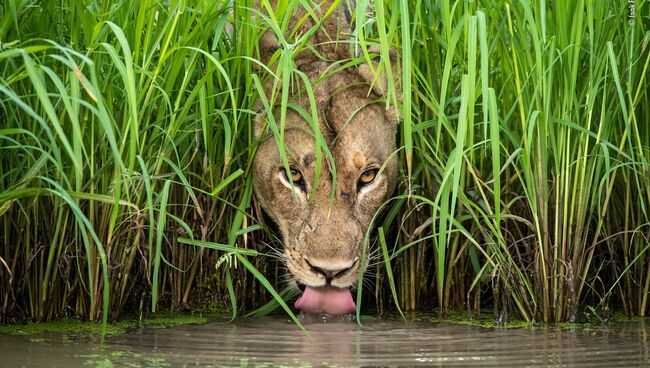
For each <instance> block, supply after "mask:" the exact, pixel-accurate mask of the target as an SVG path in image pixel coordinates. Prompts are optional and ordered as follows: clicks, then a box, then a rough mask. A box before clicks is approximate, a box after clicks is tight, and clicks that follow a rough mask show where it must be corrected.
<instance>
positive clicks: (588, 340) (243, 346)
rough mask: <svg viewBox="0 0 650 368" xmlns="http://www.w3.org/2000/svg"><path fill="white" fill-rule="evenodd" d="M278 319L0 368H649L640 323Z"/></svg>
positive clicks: (55, 338)
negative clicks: (560, 325) (300, 322)
mask: <svg viewBox="0 0 650 368" xmlns="http://www.w3.org/2000/svg"><path fill="white" fill-rule="evenodd" d="M307 329H308V330H309V334H310V336H311V338H310V337H308V336H306V335H305V334H303V333H302V332H301V331H300V330H299V329H298V328H297V327H296V326H295V325H293V324H292V323H291V322H290V321H289V320H288V319H286V318H284V317H270V318H263V319H253V318H248V319H242V320H239V321H236V322H234V323H224V322H212V323H208V324H204V325H188V326H182V327H172V328H165V329H155V328H147V329H144V330H142V331H138V332H132V333H126V334H122V335H117V336H110V337H107V339H106V344H105V347H104V349H103V350H100V349H99V348H98V339H97V337H94V336H70V335H64V334H56V333H48V334H39V335H28V336H8V335H0V366H6V367H20V366H26V367H43V366H57V367H64V366H82V365H86V366H104V367H111V366H115V367H123V366H131V367H157V366H161V367H164V366H171V367H182V366H188V367H195V366H271V365H283V366H303V367H309V366H318V367H321V366H336V367H341V366H345V367H347V366H434V367H453V366H500V367H525V366H534V365H542V366H555V367H564V366H588V367H648V366H650V334H649V332H650V329H648V328H647V327H646V323H645V322H643V321H642V322H630V323H622V324H616V325H611V326H609V327H608V328H607V329H583V328H581V329H576V330H567V329H555V328H548V327H547V328H514V329H512V328H511V329H496V328H483V327H478V326H468V325H458V324H448V323H438V322H430V321H406V322H405V321H402V320H398V319H395V320H380V321H368V322H365V323H364V325H363V327H359V326H358V325H357V324H355V323H326V324H322V323H316V324H309V325H308V326H307Z"/></svg>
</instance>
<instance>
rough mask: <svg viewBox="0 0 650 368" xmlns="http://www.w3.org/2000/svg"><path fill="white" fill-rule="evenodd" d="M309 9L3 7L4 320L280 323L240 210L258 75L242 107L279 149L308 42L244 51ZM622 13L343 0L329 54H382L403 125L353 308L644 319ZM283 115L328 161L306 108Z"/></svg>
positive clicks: (64, 1) (649, 124) (259, 239)
mask: <svg viewBox="0 0 650 368" xmlns="http://www.w3.org/2000/svg"><path fill="white" fill-rule="evenodd" d="M261 3H262V5H263V6H267V7H268V6H269V4H268V2H267V1H262V2H261ZM308 3H310V2H308V1H305V0H300V1H298V0H291V1H286V2H284V8H285V9H284V10H286V12H285V11H284V10H283V11H278V12H277V13H271V14H270V15H269V16H265V17H263V16H261V15H259V14H258V15H257V16H253V15H254V14H257V10H256V9H254V8H253V7H254V2H253V1H252V0H245V1H236V2H230V1H217V2H212V1H201V0H195V1H179V0H172V1H154V0H143V1H138V2H129V1H124V2H107V1H92V2H82V1H78V0H61V1H36V0H9V1H7V2H4V3H2V4H1V5H0V14H2V17H0V19H1V20H0V320H1V321H2V322H12V321H18V320H23V319H30V320H35V321H45V320H52V319H58V318H64V317H69V316H80V317H82V318H84V319H88V320H91V321H99V320H102V319H103V320H104V321H106V320H107V319H117V318H119V317H120V316H121V315H122V314H123V313H125V312H130V311H136V312H137V311H143V310H146V311H160V310H163V311H165V310H178V309H188V308H189V309H192V308H198V307H200V306H201V305H204V304H213V305H218V306H224V307H228V308H230V309H231V310H232V313H233V316H235V315H237V314H238V313H240V312H242V311H251V310H253V309H255V308H256V307H260V306H262V305H264V304H265V303H267V302H270V301H271V300H272V299H273V298H276V302H275V304H273V303H272V304H269V305H267V309H268V307H269V306H273V305H275V306H282V307H284V308H285V310H287V311H289V308H288V306H287V304H285V303H284V302H280V301H281V298H280V296H281V295H293V294H292V293H288V292H286V291H284V286H285V284H284V283H283V282H282V280H283V275H284V273H285V270H284V269H283V268H282V265H281V263H280V262H279V260H278V258H277V256H276V254H275V253H274V252H272V251H269V248H268V247H267V246H266V244H269V245H271V246H273V247H275V248H276V249H279V247H281V245H279V244H278V242H277V241H276V238H275V237H274V235H273V234H272V233H271V231H270V230H269V226H268V223H267V222H265V221H264V217H263V216H262V214H261V212H260V211H259V208H258V207H257V206H256V205H255V203H254V200H253V199H252V180H251V161H252V158H253V157H254V155H255V149H256V143H257V142H256V140H255V135H254V131H253V119H254V118H255V111H254V106H255V104H256V101H258V99H259V98H260V96H259V95H260V91H262V88H263V86H264V85H265V84H266V83H271V85H272V86H273V88H272V94H271V95H272V96H271V98H270V100H267V99H266V97H264V98H262V99H261V106H264V107H265V110H266V111H267V112H268V111H269V110H270V109H271V106H273V105H279V106H280V109H279V110H280V113H279V115H277V116H276V117H279V118H278V119H277V121H276V119H274V118H273V115H269V117H270V118H269V122H268V124H269V127H270V128H271V130H272V131H273V133H274V137H275V139H276V142H277V143H278V145H279V146H280V147H281V148H282V141H283V137H284V120H283V119H282V117H283V116H284V115H285V114H286V111H287V109H289V108H293V109H295V108H296V107H295V106H294V105H292V104H291V103H290V101H289V100H288V87H289V83H292V81H298V80H299V79H302V78H304V75H303V74H301V73H300V71H297V70H296V69H295V65H294V63H293V60H292V58H291V56H292V55H295V54H296V52H297V51H299V50H301V49H303V48H304V47H306V46H305V42H304V41H305V40H306V39H307V38H308V37H309V36H310V35H311V34H312V33H311V32H307V33H306V34H301V35H292V36H291V37H288V38H285V37H284V36H283V37H280V45H282V46H283V47H284V48H285V49H289V48H291V51H292V52H284V53H277V55H276V56H275V57H274V58H273V60H274V62H273V63H272V64H271V65H270V66H269V67H268V68H267V67H265V66H260V65H259V62H258V61H257V58H258V57H259V55H258V45H257V43H258V39H259V37H260V36H261V34H262V32H264V31H265V30H267V29H270V31H271V32H275V33H278V34H281V35H285V34H289V33H290V32H286V33H285V31H286V30H287V29H286V28H287V26H288V23H287V19H288V17H287V16H285V15H286V14H289V15H290V14H291V13H292V12H293V9H295V7H296V6H304V5H306V4H308ZM337 3H344V4H348V2H347V1H339V2H337ZM634 5H635V12H634V18H629V15H630V14H631V13H630V9H629V7H628V2H627V1H623V0H619V1H612V2H607V1H587V0H580V1H574V2H560V1H553V2H551V1H536V2H526V1H500V0H486V1H476V2H465V1H449V0H441V1H435V2H432V1H422V0H413V1H405V0H388V1H380V2H376V1H368V0H359V1H357V2H356V9H357V12H356V13H354V14H352V19H354V24H356V25H358V26H356V27H354V29H353V31H352V32H351V34H350V37H351V39H352V41H351V43H350V44H349V45H347V44H346V45H342V47H350V48H351V49H353V50H360V51H362V52H363V55H362V56H360V57H358V58H355V59H351V60H348V61H346V62H347V63H349V64H358V63H363V62H366V61H369V60H370V57H369V56H368V52H369V51H368V50H369V49H371V48H372V50H375V49H377V50H379V57H380V62H379V63H378V64H375V66H373V68H375V69H376V71H377V73H386V74H387V76H388V78H392V77H393V76H394V77H395V78H396V79H398V80H399V83H398V86H397V87H393V86H392V84H391V83H389V86H388V92H387V93H388V98H387V105H388V106H389V108H398V109H399V111H400V112H401V116H402V123H401V125H400V129H399V130H400V131H399V137H398V139H399V144H398V147H399V149H398V150H397V152H396V155H398V156H399V158H400V162H401V167H402V169H401V172H402V178H401V181H400V183H401V184H400V186H399V188H398V191H397V192H396V193H395V198H393V199H391V200H389V201H387V202H386V204H385V205H384V207H383V209H384V211H383V212H382V213H381V214H379V215H378V216H377V217H376V219H375V224H376V225H377V226H378V227H379V228H380V229H381V230H379V231H378V233H379V235H380V236H379V237H377V236H376V234H375V232H373V233H371V234H369V236H368V238H367V240H368V244H374V245H373V247H377V248H380V249H379V251H378V252H376V253H374V254H378V255H379V257H380V258H378V259H375V260H374V261H373V262H372V263H371V265H370V271H372V272H370V273H368V275H369V276H367V278H369V279H371V280H369V281H370V283H368V285H371V286H370V287H366V288H364V289H362V290H361V292H360V293H359V294H358V299H360V300H363V303H359V304H360V305H362V307H363V308H364V309H365V310H374V308H375V307H376V308H377V309H378V310H380V311H383V310H389V309H396V310H397V309H401V310H404V311H407V310H418V309H425V308H430V307H434V306H435V307H439V308H441V309H443V310H444V309H450V308H454V307H459V306H461V307H465V308H469V309H470V310H476V309H477V308H480V307H481V306H491V307H493V308H495V309H496V310H497V314H498V315H499V316H502V317H503V318H506V319H507V316H508V315H513V314H514V315H516V316H518V318H521V319H522V320H524V321H528V322H532V321H557V322H559V321H568V322H573V321H575V320H576V319H579V318H580V314H581V313H582V311H584V310H585V307H586V306H591V307H593V308H595V309H596V310H599V309H601V310H604V309H606V308H608V306H610V305H620V306H622V307H623V308H624V310H625V312H626V313H627V314H628V315H630V316H639V315H641V316H643V315H648V314H649V313H650V306H649V305H648V295H649V294H650V253H649V249H650V243H649V239H650V214H649V210H650V164H649V163H648V162H649V161H650V111H649V110H650V96H649V91H650V82H649V81H648V78H647V76H648V75H649V74H650V73H649V70H648V69H649V65H650V53H649V52H648V42H649V41H650V27H649V24H650V19H649V18H648V14H649V13H650V6H649V3H648V1H643V0H637V1H636V2H635V3H634ZM325 6H326V7H327V6H329V5H325ZM293 37H297V38H298V39H295V38H293ZM391 55H397V56H399V57H398V60H397V61H395V62H393V61H391ZM389 80H390V79H389ZM312 87H313V86H311V84H310V83H307V87H306V92H307V95H308V97H309V98H310V99H311V100H312V101H313V92H311V91H312ZM395 88H398V89H399V90H396V89H395ZM398 96H401V98H399V99H398ZM312 105H313V103H312ZM298 112H299V113H301V115H302V116H303V117H304V118H305V120H306V121H307V122H308V123H309V124H310V126H312V127H313V128H314V130H315V135H314V136H315V137H316V139H317V147H318V149H317V152H316V154H317V156H318V158H319V160H318V162H319V163H320V161H321V159H322V160H329V161H333V160H332V159H331V153H330V152H329V150H328V149H327V147H326V145H325V144H324V139H323V137H322V136H320V134H319V132H318V131H317V129H315V127H317V126H318V125H317V124H318V121H317V120H318V117H317V115H316V113H315V110H314V109H311V111H298ZM281 152H282V156H283V157H284V161H285V162H284V163H285V165H287V163H286V153H285V152H284V149H281ZM217 263H219V267H217V268H215V264H217ZM276 290H280V291H279V292H278V291H276ZM288 302H289V301H287V303H288ZM397 307H398V308H397ZM265 311H266V310H265ZM364 313H366V312H365V311H364ZM497 319H498V318H497Z"/></svg>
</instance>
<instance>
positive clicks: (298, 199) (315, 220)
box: [253, 73, 397, 288]
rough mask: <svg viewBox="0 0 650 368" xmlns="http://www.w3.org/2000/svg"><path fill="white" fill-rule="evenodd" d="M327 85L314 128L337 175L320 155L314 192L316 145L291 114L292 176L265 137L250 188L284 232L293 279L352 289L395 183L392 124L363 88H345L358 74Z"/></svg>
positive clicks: (287, 144)
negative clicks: (318, 127)
mask: <svg viewBox="0 0 650 368" xmlns="http://www.w3.org/2000/svg"><path fill="white" fill-rule="evenodd" d="M331 78H333V79H332V80H329V81H326V83H323V84H322V85H321V86H320V87H319V88H320V89H321V90H320V93H321V95H327V93H328V92H330V94H329V96H328V97H327V99H326V100H325V101H324V103H323V104H322V106H323V107H322V108H319V112H320V113H319V121H320V124H321V132H322V135H323V136H324V137H325V139H326V141H327V146H328V148H329V150H330V151H331V153H332V156H333V158H334V162H335V168H334V167H331V165H329V164H328V161H327V160H326V159H325V158H324V157H325V155H324V154H323V159H322V160H321V162H322V166H321V175H320V179H319V181H320V182H319V183H318V186H317V187H315V176H316V161H317V160H316V141H315V139H314V137H313V132H312V131H311V128H310V127H309V126H308V124H307V123H306V122H305V121H304V120H303V119H302V118H301V117H300V115H299V114H298V113H295V112H293V111H292V110H290V111H289V112H288V114H287V119H286V130H285V137H284V143H285V147H286V152H287V155H288V161H289V166H290V169H291V170H290V172H287V171H286V170H285V167H284V165H283V163H282V160H281V158H280V153H279V151H278V148H277V146H276V143H275V140H274V139H273V137H267V138H266V139H265V140H263V141H262V142H261V143H260V146H259V148H258V152H257V155H256V157H255V160H254V163H253V165H254V166H253V169H254V173H253V176H254V188H255V193H256V197H257V199H258V201H259V202H260V204H261V206H262V207H263V208H264V210H265V211H266V212H267V213H268V214H269V215H270V216H271V217H272V218H273V220H274V221H275V222H276V223H277V224H278V227H279V229H280V231H281V233H282V237H283V241H284V255H285V258H286V264H287V267H288V269H289V271H290V272H291V276H292V278H293V280H294V281H295V282H296V283H297V284H298V285H304V286H308V287H321V286H326V285H331V286H334V287H337V288H350V287H353V286H355V285H356V283H357V280H358V277H359V274H358V272H359V269H360V266H361V264H360V262H361V259H360V258H361V250H362V242H363V238H364V236H365V233H366V231H367V230H368V226H369V225H370V221H371V219H372V217H373V215H374V214H375V212H376V211H377V209H378V208H379V206H380V205H381V204H382V203H383V201H384V199H385V198H386V196H387V195H388V194H390V193H391V192H392V190H393V188H394V186H395V182H396V180H397V179H396V176H397V162H396V160H395V159H394V158H391V154H392V153H393V151H394V150H395V129H396V118H395V117H394V115H393V114H391V113H390V112H387V111H386V110H385V104H384V103H383V102H380V101H381V99H379V98H378V96H376V95H374V94H373V93H370V94H368V87H367V85H364V86H358V85H357V86H356V87H355V86H352V87H349V86H350V81H352V82H354V81H355V80H357V81H359V80H361V79H362V78H361V76H360V75H359V74H358V73H353V74H350V73H348V74H347V75H346V74H345V73H341V75H338V76H334V77H331ZM345 85H347V86H348V87H345ZM340 88H343V91H342V92H341V89H340ZM335 90H337V92H336V93H334V92H333V91H335ZM334 172H335V173H336V180H335V181H334ZM290 177H291V179H292V180H293V184H294V188H295V191H294V190H292V186H291V182H290V180H289V178H290ZM333 186H334V187H335V188H334V195H333V197H332V188H333ZM310 196H313V198H310Z"/></svg>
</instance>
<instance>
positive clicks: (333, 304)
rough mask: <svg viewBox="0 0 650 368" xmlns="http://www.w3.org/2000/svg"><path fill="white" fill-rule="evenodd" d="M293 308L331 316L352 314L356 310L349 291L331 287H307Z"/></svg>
mask: <svg viewBox="0 0 650 368" xmlns="http://www.w3.org/2000/svg"><path fill="white" fill-rule="evenodd" d="M295 306H296V308H298V309H300V310H301V311H303V312H306V313H310V314H318V313H326V314H329V315H332V316H338V315H344V314H348V313H353V312H354V311H356V309H357V307H356V305H355V304H354V301H353V300H352V293H351V292H350V289H341V288H337V287H334V286H331V285H326V286H321V287H311V286H307V287H306V288H305V290H304V291H303V293H302V296H301V297H300V298H298V300H296V304H295Z"/></svg>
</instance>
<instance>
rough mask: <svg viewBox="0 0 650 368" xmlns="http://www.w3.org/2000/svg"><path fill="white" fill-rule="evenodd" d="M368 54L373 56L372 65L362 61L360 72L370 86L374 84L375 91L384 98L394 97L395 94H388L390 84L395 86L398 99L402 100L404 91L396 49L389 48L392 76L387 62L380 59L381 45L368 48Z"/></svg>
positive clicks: (394, 89)
mask: <svg viewBox="0 0 650 368" xmlns="http://www.w3.org/2000/svg"><path fill="white" fill-rule="evenodd" d="M368 54H369V55H370V56H371V58H372V61H371V63H372V65H371V64H369V63H365V62H364V63H362V64H361V65H359V67H358V71H359V74H360V75H361V76H362V77H363V79H365V80H366V81H367V82H368V84H369V85H370V86H372V89H373V92H375V93H376V94H377V95H379V96H383V97H384V98H390V99H391V100H392V99H393V96H388V89H389V86H390V85H392V86H393V91H395V94H396V96H397V100H398V101H401V100H402V91H401V89H400V87H399V83H398V77H399V71H398V63H397V62H398V60H397V53H396V52H395V50H392V49H390V50H389V57H390V74H391V75H390V78H389V73H388V72H387V70H386V67H385V64H384V63H381V62H380V60H379V56H378V55H379V54H380V50H379V47H375V46H373V47H370V48H369V49H368ZM373 56H374V58H373Z"/></svg>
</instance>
